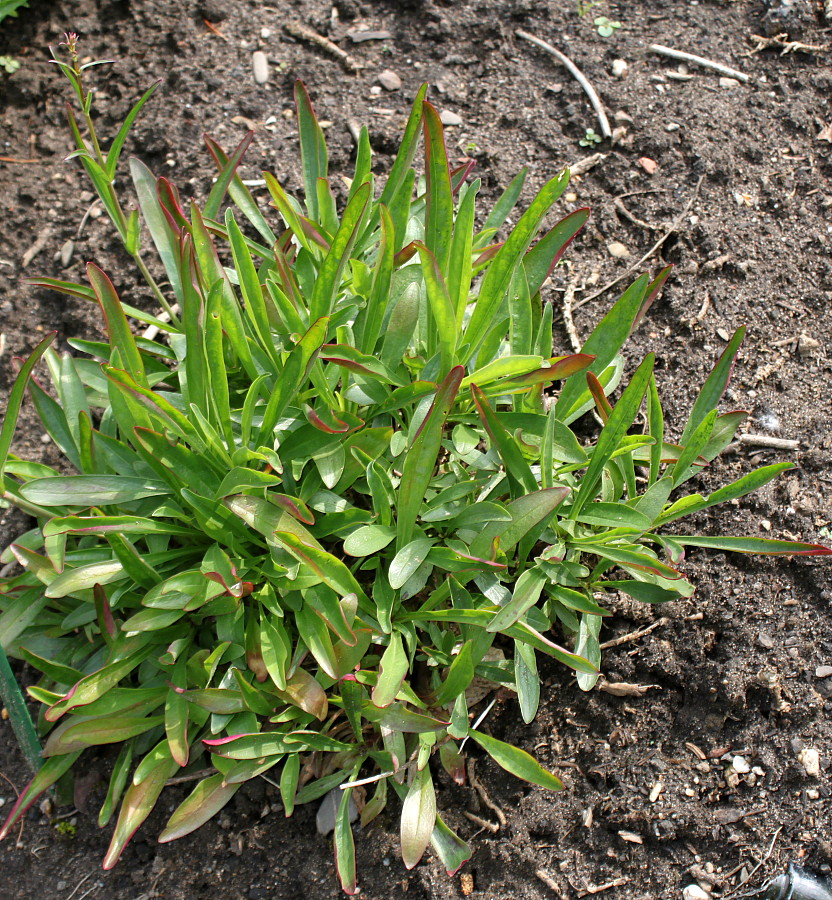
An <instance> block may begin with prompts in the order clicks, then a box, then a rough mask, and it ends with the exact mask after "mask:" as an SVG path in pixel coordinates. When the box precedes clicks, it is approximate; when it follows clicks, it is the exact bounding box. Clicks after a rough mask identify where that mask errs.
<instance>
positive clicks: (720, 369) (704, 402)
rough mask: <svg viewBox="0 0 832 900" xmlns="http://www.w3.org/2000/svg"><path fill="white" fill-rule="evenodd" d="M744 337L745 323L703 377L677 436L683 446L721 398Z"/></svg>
mask: <svg viewBox="0 0 832 900" xmlns="http://www.w3.org/2000/svg"><path fill="white" fill-rule="evenodd" d="M744 337H745V325H740V327H739V328H738V329H737V330H736V331H735V332H734V334H733V336H732V338H731V340H730V341H728V346H727V347H726V348H725V349H724V350H723V351H722V355H721V356H720V357H719V359H718V360H717V363H716V365H715V366H714V367H713V369H712V370H711V373H710V375H708V377H707V378H706V379H705V383H704V384H703V385H702V387H701V389H700V391H699V394H698V395H697V397H696V400H695V401H694V404H693V406H692V407H691V411H690V416H688V420H687V422H686V423H685V428H684V431H683V432H682V436H681V438H679V443H680V444H682V445H683V446H684V445H685V444H687V442H688V439H689V438H690V436H691V435H692V434H693V432H694V431H695V430H696V429H697V428H698V427H699V425H700V423H701V422H702V420H703V419H704V418H705V416H706V415H708V413H709V412H710V411H711V410H713V409H716V407H717V404H718V403H719V401H720V400H721V399H722V395H723V394H724V393H725V388H726V387H728V382H729V380H730V379H731V371H732V370H733V368H734V360H735V359H736V357H737V353H738V352H739V349H740V344H742V340H743V338H744Z"/></svg>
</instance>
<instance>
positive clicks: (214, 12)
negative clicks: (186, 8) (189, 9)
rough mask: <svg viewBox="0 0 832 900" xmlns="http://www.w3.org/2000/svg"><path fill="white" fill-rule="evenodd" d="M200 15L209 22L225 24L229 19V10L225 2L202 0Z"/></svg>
mask: <svg viewBox="0 0 832 900" xmlns="http://www.w3.org/2000/svg"><path fill="white" fill-rule="evenodd" d="M199 14H200V16H202V18H203V19H207V20H208V21H209V22H223V21H225V20H226V19H227V18H228V10H227V9H226V5H225V3H224V2H223V0H202V2H201V3H200V4H199Z"/></svg>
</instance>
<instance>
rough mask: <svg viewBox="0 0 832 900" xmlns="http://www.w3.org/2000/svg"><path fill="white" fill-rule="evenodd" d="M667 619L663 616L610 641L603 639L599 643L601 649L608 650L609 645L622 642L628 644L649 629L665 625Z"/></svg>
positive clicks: (612, 645)
mask: <svg viewBox="0 0 832 900" xmlns="http://www.w3.org/2000/svg"><path fill="white" fill-rule="evenodd" d="M668 621H669V620H668V619H666V618H664V617H663V618H661V619H657V620H656V621H655V622H653V623H651V624H650V625H645V626H644V628H638V629H636V631H631V632H630V633H629V634H622V635H621V637H617V638H613V639H612V640H611V641H604V643H603V644H601V649H602V650H609V649H610V648H611V647H620V646H621V645H622V644H629V643H630V641H637V640H638V639H639V638H640V637H644V635H645V634H650V632H651V631H655V630H656V629H657V628H659V627H660V626H661V625H666V624H667V623H668Z"/></svg>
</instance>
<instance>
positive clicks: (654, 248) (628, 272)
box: [573, 176, 704, 309]
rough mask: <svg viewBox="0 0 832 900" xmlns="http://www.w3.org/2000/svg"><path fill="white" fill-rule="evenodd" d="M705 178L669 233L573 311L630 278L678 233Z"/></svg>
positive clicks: (576, 304) (701, 177)
mask: <svg viewBox="0 0 832 900" xmlns="http://www.w3.org/2000/svg"><path fill="white" fill-rule="evenodd" d="M703 178H704V176H700V178H699V181H697V182H696V187H695V188H694V189H693V194H692V195H691V198H690V200H688V202H687V203H686V204H685V208H684V209H683V210H682V211H681V213H679V215H678V216H677V217H676V218H675V219H674V220H673V224H672V225H671V226H670V228H668V229H667V231H666V232H665V233H664V234H663V235H662V236H661V237H660V238H659V239H658V240H657V241H656V243H655V244H653V246H652V247H651V248H650V249H649V250H648V251H647V253H645V254H644V256H642V257H641V259H639V260H636V262H634V263H633V264H632V265H631V266H630V267H629V268H628V269H627V270H626V271H625V272H624V273H623V274H621V275H619V276H618V278H615V279H614V280H613V281H610V282H608V283H607V284H605V285H604V286H603V287H602V288H599V289H598V290H597V291H595V292H594V293H592V294H590V295H589V296H588V297H584V298H583V299H582V300H579V301H578V302H577V303H575V304H574V305H573V309H580V308H581V307H582V306H584V305H585V304H587V303H590V302H591V301H592V300H596V299H597V298H598V297H600V296H601V295H602V294H606V293H607V291H608V290H610V288H614V287H615V286H616V285H617V284H618V282H619V281H623V280H624V279H625V278H628V277H629V276H630V275H631V274H632V273H633V272H634V271H635V270H636V269H637V268H638V267H639V266H641V265H643V264H644V263H646V262H647V260H648V259H650V257H651V256H652V255H653V254H654V253H655V252H656V251H657V250H658V249H659V247H661V246H662V244H663V243H664V242H665V241H666V240H667V239H668V238H669V237H670V235H671V234H673V233H674V232H676V231H678V229H679V226H680V225H681V224H682V222H683V221H684V220H685V217H686V216H687V214H688V213H689V212H690V208H691V207H692V206H693V202H694V200H696V197H697V195H698V194H699V188H700V187H701V186H702V181H703Z"/></svg>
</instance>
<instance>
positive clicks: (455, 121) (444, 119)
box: [439, 109, 462, 125]
mask: <svg viewBox="0 0 832 900" xmlns="http://www.w3.org/2000/svg"><path fill="white" fill-rule="evenodd" d="M439 121H440V122H441V123H442V124H443V125H461V124H462V117H461V116H458V115H457V114H456V113H455V112H451V111H450V110H449V109H443V110H442V111H441V112H440V113H439Z"/></svg>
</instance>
